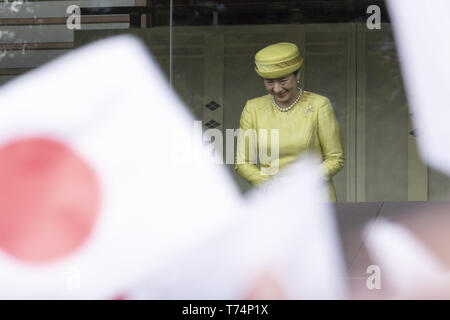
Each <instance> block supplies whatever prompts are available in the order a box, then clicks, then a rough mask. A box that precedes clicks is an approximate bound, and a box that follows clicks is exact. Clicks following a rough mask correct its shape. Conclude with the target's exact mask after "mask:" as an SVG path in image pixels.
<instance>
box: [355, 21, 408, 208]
mask: <svg viewBox="0 0 450 320" xmlns="http://www.w3.org/2000/svg"><path fill="white" fill-rule="evenodd" d="M361 34H363V36H362V37H361V38H358V40H360V41H358V43H359V44H360V46H361V47H360V48H359V50H363V51H364V60H363V61H362V63H363V64H364V69H363V72H361V71H358V95H359V94H361V95H362V96H363V99H360V100H359V102H360V103H359V104H358V109H360V108H363V109H364V114H365V119H364V121H365V123H364V128H365V132H364V137H361V138H363V140H362V141H359V142H358V143H363V144H364V146H365V154H364V155H363V156H364V170H363V172H361V174H364V176H365V177H364V182H365V184H364V188H365V190H364V191H365V194H364V199H363V200H365V201H407V200H408V134H409V131H408V118H409V115H408V114H409V111H408V106H407V101H406V97H405V92H404V89H403V83H402V76H401V72H400V68H399V64H398V57H397V54H396V50H395V46H394V42H393V38H392V33H391V29H390V26H389V25H386V24H383V26H382V29H381V30H367V28H366V27H365V25H360V26H359V28H358V35H359V36H360V35H361Z"/></svg>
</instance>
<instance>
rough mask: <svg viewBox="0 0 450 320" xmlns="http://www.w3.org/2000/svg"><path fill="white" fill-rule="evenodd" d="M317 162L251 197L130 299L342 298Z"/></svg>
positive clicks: (133, 289)
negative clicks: (232, 217) (225, 222)
mask: <svg viewBox="0 0 450 320" xmlns="http://www.w3.org/2000/svg"><path fill="white" fill-rule="evenodd" d="M319 174H320V173H319V163H318V162H316V161H314V159H313V158H311V159H310V158H305V159H302V160H300V161H299V162H298V163H296V164H295V165H292V166H291V167H290V168H287V169H286V170H284V171H283V172H281V173H280V175H279V176H278V177H277V178H274V179H273V180H272V181H270V182H269V183H268V184H267V186H266V188H265V190H263V191H261V190H258V191H253V192H252V194H251V195H250V196H249V198H248V200H247V202H246V205H245V209H244V212H245V215H243V216H241V217H240V218H239V219H236V221H235V223H234V224H233V226H230V227H228V228H226V229H224V230H223V231H222V232H221V233H219V234H218V235H217V236H216V237H215V238H213V239H211V240H210V241H209V242H205V243H203V244H202V245H200V246H197V247H195V248H192V249H191V250H189V251H187V252H186V253H185V254H184V255H182V256H180V257H177V259H174V260H172V261H170V262H169V263H167V264H166V265H165V266H164V267H163V268H161V269H160V270H159V271H158V272H155V273H154V274H153V275H151V276H149V277H147V278H146V279H145V280H143V281H140V282H139V283H135V284H134V285H132V286H130V289H129V290H128V291H127V293H126V296H128V297H129V298H130V299H219V300H222V299H225V300H229V299H258V300H260V299H344V298H347V297H348V291H347V284H346V282H345V271H344V262H343V259H342V251H341V247H340V241H339V237H338V235H337V229H336V224H335V219H334V213H333V212H332V210H331V206H330V204H329V203H325V202H323V200H324V199H326V197H327V191H326V184H325V183H323V181H322V180H321V179H320V176H319Z"/></svg>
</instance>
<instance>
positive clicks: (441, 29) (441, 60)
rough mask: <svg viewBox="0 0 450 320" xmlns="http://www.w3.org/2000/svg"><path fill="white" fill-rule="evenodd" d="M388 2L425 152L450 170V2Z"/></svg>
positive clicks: (434, 163) (436, 164)
mask: <svg viewBox="0 0 450 320" xmlns="http://www.w3.org/2000/svg"><path fill="white" fill-rule="evenodd" d="M387 4H388V8H389V13H390V16H391V20H392V24H393V27H394V28H393V29H394V34H395V42H396V45H397V50H398V51H399V56H400V63H401V67H402V74H403V79H404V81H405V85H406V93H407V96H408V103H409V105H410V107H411V112H412V113H413V120H414V122H415V126H416V128H417V135H418V145H419V151H420V154H421V156H422V158H423V159H425V160H426V162H427V163H428V164H429V165H430V166H432V167H434V168H436V169H439V170H441V171H444V172H446V173H447V174H450V151H449V150H450V126H449V123H448V119H449V118H450V100H449V99H448V93H449V92H450V81H448V79H449V78H450V63H449V57H450V34H449V33H450V21H449V19H448V14H447V13H448V12H449V10H450V2H449V1H448V0H433V1H430V2H429V3H428V4H427V5H426V6H425V5H424V3H423V1H418V0H388V1H387Z"/></svg>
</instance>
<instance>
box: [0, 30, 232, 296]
mask: <svg viewBox="0 0 450 320" xmlns="http://www.w3.org/2000/svg"><path fill="white" fill-rule="evenodd" d="M192 128H193V120H192V119H191V117H190V116H189V114H188V113H187V110H186V108H185V107H184V106H183V105H182V104H181V103H180V101H179V100H178V99H177V97H175V96H174V94H173V93H172V91H171V90H170V89H169V87H168V85H167V83H166V81H165V79H164V78H163V76H162V75H161V73H160V72H159V69H158V68H157V67H156V66H155V64H154V63H152V60H151V59H150V57H149V55H148V54H147V52H146V50H145V48H144V47H143V46H142V45H141V44H140V42H138V41H137V40H135V39H134V38H130V37H128V36H122V37H117V38H112V39H108V40H103V41H101V42H98V43H95V44H92V45H89V46H87V47H84V48H82V49H78V50H75V51H74V52H72V53H70V54H67V55H65V56H63V57H62V58H59V59H57V60H56V61H53V62H52V63H50V64H48V65H45V66H44V67H42V68H40V69H38V70H36V71H33V72H30V73H29V74H27V75H25V76H23V77H20V78H19V79H18V80H16V81H14V82H11V83H10V84H8V85H5V86H3V87H2V89H1V90H0V266H1V267H0V298H6V299H9V298H40V299H45V298H63V299H64V298H87V299H90V298H112V297H114V296H115V295H117V294H119V293H120V292H121V290H123V288H125V287H126V286H127V285H128V284H129V283H132V282H133V281H136V280H138V279H139V278H140V277H141V276H142V275H143V274H151V272H152V270H153V269H154V268H157V267H158V265H160V264H161V263H162V262H164V261H165V260H166V259H168V258H169V257H172V256H174V255H176V254H177V253H179V252H182V251H183V250H185V249H186V248H189V247H190V246H192V245H194V244H196V243H198V242H200V241H202V240H204V239H207V238H208V236H210V235H212V234H214V233H215V232H216V231H217V230H218V229H221V228H223V227H224V226H225V225H227V223H229V221H230V220H231V219H232V217H233V216H234V215H237V214H239V210H240V209H239V205H238V204H237V203H236V201H233V200H234V199H236V197H237V195H236V194H235V193H236V190H235V188H234V187H233V185H232V184H231V181H230V178H229V176H228V175H227V174H226V173H225V172H224V171H223V170H221V168H220V169H219V167H218V166H216V165H214V164H213V163H205V162H204V161H203V162H202V161H200V160H201V158H200V157H197V158H195V157H193V156H192V155H193V152H192V150H193V148H192V139H191V137H192ZM194 149H195V148H194ZM210 185H220V186H221V189H220V190H217V189H214V188H211V187H209V186H210ZM208 208H214V210H208Z"/></svg>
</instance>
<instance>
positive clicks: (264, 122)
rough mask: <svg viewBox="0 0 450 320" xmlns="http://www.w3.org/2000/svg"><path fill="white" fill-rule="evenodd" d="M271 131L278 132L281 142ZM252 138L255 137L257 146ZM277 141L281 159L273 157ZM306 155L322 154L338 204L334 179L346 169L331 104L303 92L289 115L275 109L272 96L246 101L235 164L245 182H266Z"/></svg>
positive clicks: (334, 199)
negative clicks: (339, 172) (299, 157)
mask: <svg viewBox="0 0 450 320" xmlns="http://www.w3.org/2000/svg"><path fill="white" fill-rule="evenodd" d="M264 129H266V130H267V131H264ZM272 129H279V131H278V134H279V139H277V137H276V134H277V133H276V131H271V130H272ZM265 137H267V138H266V139H264V138H265ZM252 138H256V140H255V142H256V143H254V145H252V141H251V139H252ZM272 139H274V140H272ZM277 140H278V141H279V142H278V144H279V155H278V157H276V154H275V156H274V154H272V151H273V150H272V149H274V150H275V152H276V148H272V144H273V143H276V141H277ZM266 142H267V143H266ZM264 146H267V147H266V148H267V152H266V151H265V150H264V149H262V148H264ZM250 151H252V152H250ZM305 152H314V153H317V154H319V155H322V159H323V162H322V164H321V166H322V169H323V172H324V173H325V176H326V178H327V179H328V181H329V190H330V197H331V200H332V201H336V191H335V189H334V185H333V180H332V177H333V176H334V175H335V174H336V173H337V172H338V171H339V170H340V169H342V167H343V166H344V148H343V146H342V138H341V134H340V131H339V125H338V123H337V121H336V116H335V114H334V111H333V108H332V106H331V103H330V101H329V100H328V99H327V98H326V97H323V96H321V95H318V94H315V93H312V92H308V91H304V92H303V95H302V97H301V98H300V100H299V101H298V102H297V104H296V105H295V106H294V107H293V108H292V109H291V110H289V111H287V112H281V111H279V110H278V109H276V108H275V107H274V106H273V104H272V96H271V95H265V96H262V97H259V98H255V99H251V100H249V101H247V103H246V105H245V107H244V109H243V111H242V115H241V121H240V131H239V135H238V144H237V153H236V162H235V164H236V165H235V167H236V170H237V172H238V173H239V174H240V175H241V176H242V177H243V178H244V179H246V180H247V181H248V182H250V183H251V184H252V185H258V184H260V183H263V182H265V181H266V180H268V179H269V178H270V176H272V175H274V174H276V172H277V168H280V169H281V168H283V167H284V166H286V165H287V164H288V163H290V162H292V161H293V160H295V159H296V158H297V157H298V156H299V155H300V154H302V153H305ZM264 155H268V157H264ZM255 156H256V158H257V163H258V164H259V168H258V166H257V163H256V161H255ZM261 156H262V157H261ZM271 157H272V158H274V159H270V158H271Z"/></svg>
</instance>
